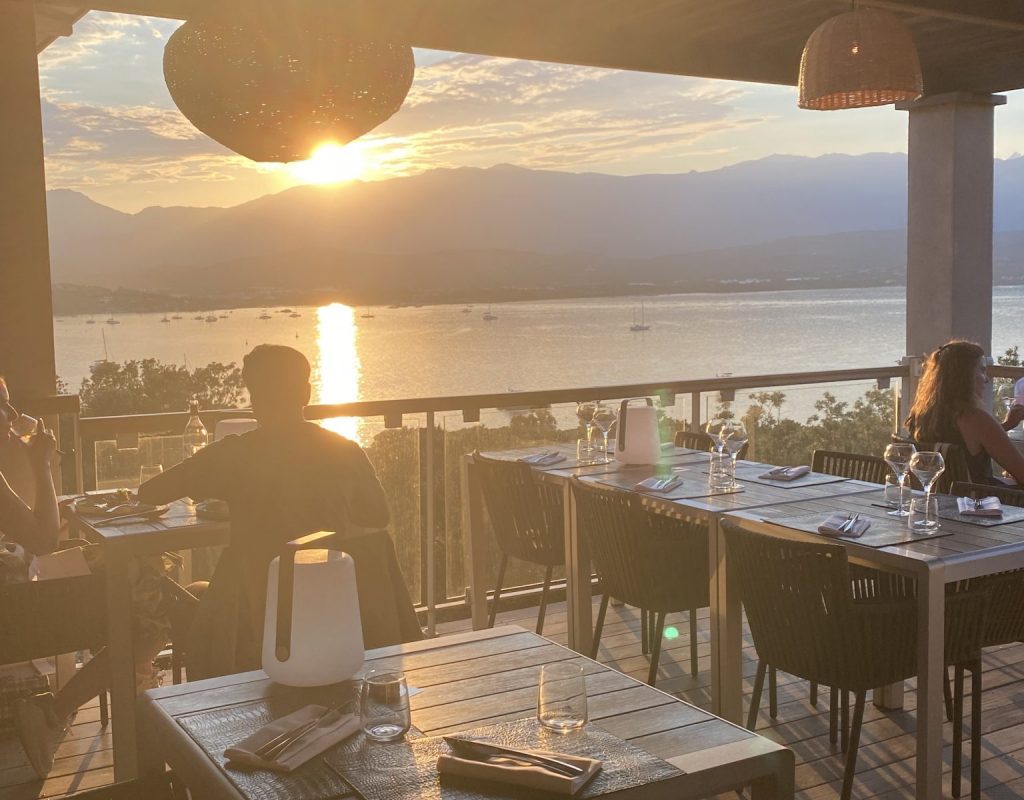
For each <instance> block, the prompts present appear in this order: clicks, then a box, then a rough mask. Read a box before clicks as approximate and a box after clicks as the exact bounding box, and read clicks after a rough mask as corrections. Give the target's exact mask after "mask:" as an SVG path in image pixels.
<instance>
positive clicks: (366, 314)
mask: <svg viewBox="0 0 1024 800" xmlns="http://www.w3.org/2000/svg"><path fill="white" fill-rule="evenodd" d="M359 316H360V317H361V318H362V319H373V318H374V316H375V315H374V314H373V313H372V312H371V311H370V309H368V308H364V309H363V313H362V314H360V315H359Z"/></svg>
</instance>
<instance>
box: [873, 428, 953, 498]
mask: <svg viewBox="0 0 1024 800" xmlns="http://www.w3.org/2000/svg"><path fill="white" fill-rule="evenodd" d="M892 440H893V441H894V442H907V443H909V444H912V445H914V447H916V448H917V449H918V450H934V451H935V452H936V453H940V454H941V455H942V460H943V461H944V462H945V463H946V468H945V469H944V470H943V471H942V474H941V475H940V476H939V478H938V481H937V482H936V484H935V491H937V492H941V493H942V494H949V493H950V489H951V488H952V486H953V484H954V483H970V481H971V471H970V469H969V467H968V466H967V456H966V455H965V454H964V449H963V447H961V446H960V445H958V444H956V443H954V442H918V441H915V440H914V439H910V438H908V437H906V436H901V435H899V434H895V433H894V434H893V435H892ZM908 478H909V479H910V485H911V486H912V487H913V488H914V489H920V488H921V485H920V484H919V483H918V481H917V478H915V477H914V476H913V475H911V474H909V473H908Z"/></svg>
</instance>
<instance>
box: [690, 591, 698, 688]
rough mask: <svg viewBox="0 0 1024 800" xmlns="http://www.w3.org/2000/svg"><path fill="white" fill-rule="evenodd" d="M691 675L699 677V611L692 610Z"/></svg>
mask: <svg viewBox="0 0 1024 800" xmlns="http://www.w3.org/2000/svg"><path fill="white" fill-rule="evenodd" d="M690 674H691V675H692V676H693V677H694V678H696V677H697V609H695V608H691V609H690Z"/></svg>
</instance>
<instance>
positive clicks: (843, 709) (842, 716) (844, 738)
mask: <svg viewBox="0 0 1024 800" xmlns="http://www.w3.org/2000/svg"><path fill="white" fill-rule="evenodd" d="M839 697H840V699H841V701H842V702H841V703H840V706H839V749H840V750H841V751H842V752H844V753H845V752H846V749H847V748H848V747H849V746H850V693H849V692H848V691H846V690H845V689H840V690H839Z"/></svg>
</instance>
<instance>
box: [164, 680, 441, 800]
mask: <svg viewBox="0 0 1024 800" xmlns="http://www.w3.org/2000/svg"><path fill="white" fill-rule="evenodd" d="M337 700H338V698H337V697H333V698H327V697H325V696H324V692H323V691H322V690H319V689H318V690H316V696H315V697H314V696H312V695H311V694H310V691H309V690H306V691H305V692H303V691H296V692H285V693H282V694H281V695H280V696H275V697H273V698H271V699H269V700H256V701H253V702H250V703H240V704H238V705H233V706H227V707H224V708H217V709H213V710H210V711H201V712H197V713H195V714H189V715H187V716H181V717H178V718H177V723H178V724H179V725H180V726H181V727H182V728H183V729H184V730H185V732H186V733H188V735H189V736H191V737H192V739H193V741H195V743H196V744H197V745H198V746H199V747H200V748H201V749H202V750H203V752H204V753H206V755H207V756H208V757H209V759H210V760H211V761H212V762H213V763H214V764H217V765H218V766H219V767H220V768H221V769H223V771H224V774H225V775H226V776H227V777H228V779H229V780H230V781H231V782H232V783H233V784H234V785H235V786H236V787H237V788H238V791H239V792H241V793H242V795H243V796H244V797H246V798H248V800H279V798H282V797H301V798H302V799H303V800H330V799H331V798H337V797H344V796H349V797H354V796H355V792H354V790H353V789H352V787H351V786H350V785H349V784H348V783H346V782H345V781H344V780H342V779H341V777H340V776H339V775H338V774H337V773H336V772H335V771H334V770H331V769H328V767H327V765H326V764H324V762H323V759H322V758H312V759H310V760H309V761H307V762H306V763H305V764H303V765H302V766H301V767H299V768H298V769H297V770H294V771H293V772H290V773H278V772H271V771H270V770H265V769H259V770H254V769H249V768H244V767H235V766H234V765H230V766H229V765H228V763H227V759H225V758H224V750H225V749H226V748H227V747H229V746H231V745H233V744H235V743H236V742H238V741H239V740H241V739H244V738H245V737H246V736H249V735H250V734H253V733H255V732H256V731H257V730H259V729H260V728H262V727H263V726H264V725H266V724H267V723H269V722H272V721H274V720H275V719H278V718H279V717H283V716H284V715H286V714H290V713H291V712H293V711H296V710H298V709H300V708H302V707H303V706H307V705H309V704H310V703H328V704H331V703H334V702H337ZM410 735H411V736H413V737H415V736H422V733H420V732H419V731H416V730H415V729H414V730H413V731H411V732H410ZM364 738H365V737H364V736H363V735H362V734H361V733H360V734H358V735H356V736H353V737H352V738H350V739H347V740H346V741H344V742H341V743H340V744H338V745H335V746H334V748H332V750H328V751H327V752H333V751H335V750H338V751H347V750H351V749H360V748H361V747H362V746H363V744H362V743H363V739H364Z"/></svg>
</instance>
